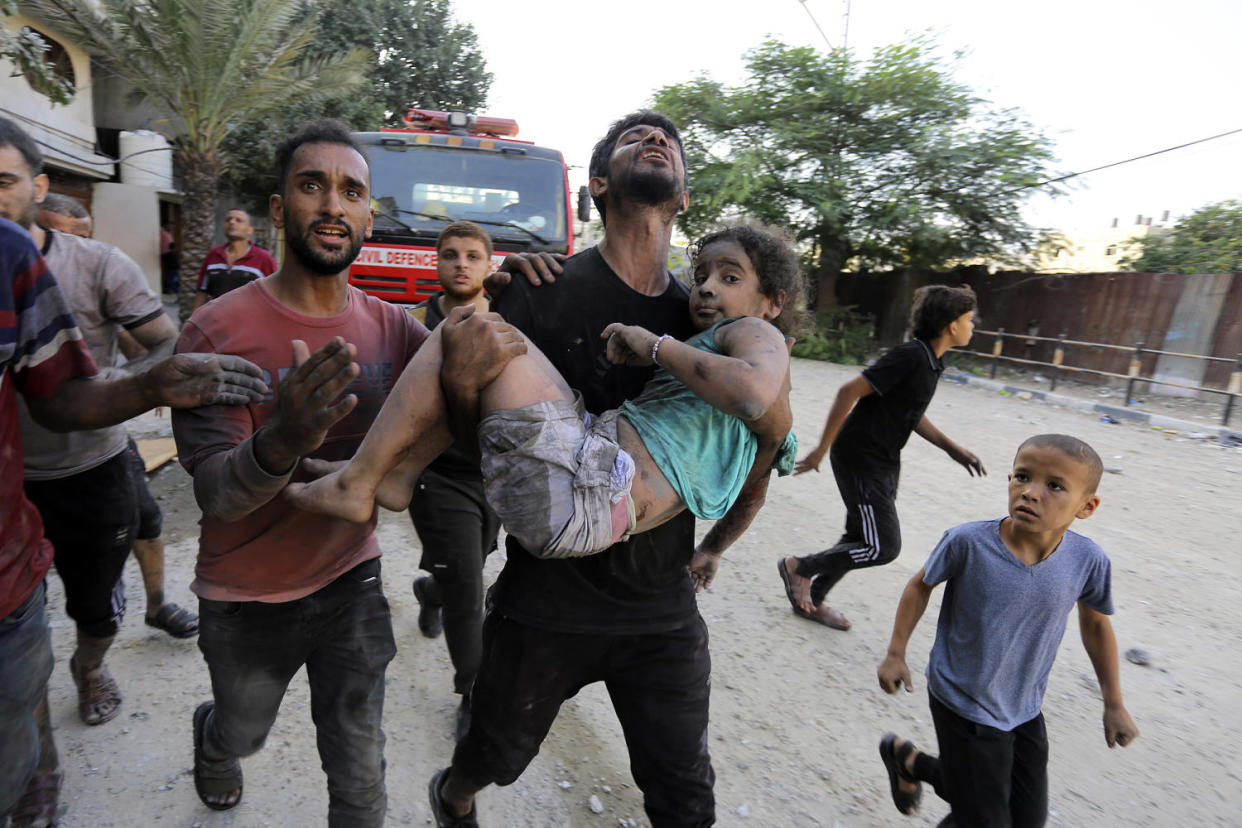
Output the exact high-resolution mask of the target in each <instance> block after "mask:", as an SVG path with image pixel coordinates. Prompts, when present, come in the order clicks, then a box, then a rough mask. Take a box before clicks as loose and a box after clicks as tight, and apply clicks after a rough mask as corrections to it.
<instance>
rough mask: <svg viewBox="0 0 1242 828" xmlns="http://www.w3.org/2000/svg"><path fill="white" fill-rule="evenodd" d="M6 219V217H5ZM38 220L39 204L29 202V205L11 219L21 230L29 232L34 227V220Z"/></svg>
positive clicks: (32, 201)
mask: <svg viewBox="0 0 1242 828" xmlns="http://www.w3.org/2000/svg"><path fill="white" fill-rule="evenodd" d="M6 218H7V216H6ZM38 218H39V204H38V202H36V201H34V200H31V202H30V203H29V204H27V205H26V206H25V207H23V208H22V211H21V212H20V213H18V214H17V215H15V216H13V217H12V221H13V223H14V224H17V225H20V226H21V227H22V228H23V229H26V230H30V229H31V228H33V227H34V226H35V220H36V219H38Z"/></svg>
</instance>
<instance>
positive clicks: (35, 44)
mask: <svg viewBox="0 0 1242 828" xmlns="http://www.w3.org/2000/svg"><path fill="white" fill-rule="evenodd" d="M16 14H17V0H0V18H4V19H8V18H11V17H13V16H14V15H16ZM47 48H48V44H47V41H45V40H44V39H43V38H41V37H39V35H38V34H36V33H35V32H32V31H30V29H29V28H28V27H22V28H21V29H19V30H17V31H12V30H10V29H8V28H7V27H5V26H0V58H4V59H6V60H8V61H11V62H12V63H13V65H14V66H16V67H17V71H18V74H22V75H25V76H26V77H27V78H28V79H29V80H30V84H31V86H33V87H34V88H35V90H36V91H38V92H42V93H43V94H44V95H47V96H48V98H50V99H51V100H52V102H53V103H59V104H66V103H69V101H70V100H72V99H73V88H72V87H71V86H69V84H67V83H65V82H64V81H63V80H61V79H60V78H58V77H56V74H55V73H54V72H53V71H52V68H51V67H50V66H48V63H47V61H46V60H45V55H46V53H47Z"/></svg>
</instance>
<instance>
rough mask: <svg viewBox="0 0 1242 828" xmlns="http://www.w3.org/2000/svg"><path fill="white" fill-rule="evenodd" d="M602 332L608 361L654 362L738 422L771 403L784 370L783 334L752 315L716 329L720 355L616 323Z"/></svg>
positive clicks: (786, 355)
mask: <svg viewBox="0 0 1242 828" xmlns="http://www.w3.org/2000/svg"><path fill="white" fill-rule="evenodd" d="M602 336H603V338H604V339H607V340H608V347H607V353H608V359H609V361H611V362H613V363H616V364H624V365H651V364H652V363H653V362H656V361H658V363H659V365H660V367H661V368H663V369H664V370H666V371H668V372H669V373H670V374H672V375H673V376H674V377H676V378H677V379H678V380H680V381H681V382H682V383H683V384H685V386H686V387H687V388H689V389H690V390H691V391H693V392H694V394H695V396H697V397H698V398H699V399H701V400H703V401H704V402H706V403H707V404H709V405H711V406H712V407H713V408H718V409H720V410H721V411H723V412H725V413H726V414H732V415H733V416H735V417H737V418H738V419H740V420H742V421H743V422H751V421H753V420H757V419H759V418H760V417H762V416H763V415H764V413H765V412H766V411H767V410H768V408H769V407H771V405H772V404H773V403H774V402H776V400H777V398H778V396H779V395H780V393H781V388H782V386H783V385H784V383H785V378H786V376H787V373H788V368H789V349H788V347H787V346H786V344H785V335H784V334H782V333H781V332H780V331H779V330H777V328H776V327H775V326H774V325H772V324H771V323H768V322H764V321H763V320H762V319H758V318H755V317H746V318H743V319H739V320H737V321H736V322H733V323H732V324H729V325H725V326H723V327H721V328H718V329H717V332H716V345H717V347H719V348H720V350H721V353H719V354H712V353H708V352H707V351H704V350H702V349H700V348H696V347H694V346H693V345H687V344H686V343H684V342H680V341H678V340H676V339H673V338H672V337H668V336H664V337H657V336H656V335H655V334H654V333H652V332H651V331H649V330H647V329H646V328H642V327H639V326H637V325H622V324H621V323H619V322H614V323H613V324H611V325H609V326H608V327H606V328H605V329H604V332H603V334H602ZM657 343H658V348H657ZM653 351H654V352H656V353H657V358H656V360H653V359H652V353H653Z"/></svg>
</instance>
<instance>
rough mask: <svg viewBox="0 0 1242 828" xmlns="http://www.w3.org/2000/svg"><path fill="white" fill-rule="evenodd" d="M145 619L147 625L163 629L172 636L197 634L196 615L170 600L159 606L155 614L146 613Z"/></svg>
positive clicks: (187, 636)
mask: <svg viewBox="0 0 1242 828" xmlns="http://www.w3.org/2000/svg"><path fill="white" fill-rule="evenodd" d="M145 620H146V623H147V626H148V627H155V628H156V629H160V630H163V631H164V632H166V633H168V634H169V635H171V636H172V637H173V638H190V637H191V636H194V635H198V616H197V615H195V614H194V613H192V612H190V611H189V610H188V609H186V608H185V607H180V606H177V605H176V604H174V603H173V602H171V601H169V602H168V603H166V604H164V605H163V606H162V607H160V608H159V609H158V610H157V611H156V613H155V615H148V616H147V617H146V619H145Z"/></svg>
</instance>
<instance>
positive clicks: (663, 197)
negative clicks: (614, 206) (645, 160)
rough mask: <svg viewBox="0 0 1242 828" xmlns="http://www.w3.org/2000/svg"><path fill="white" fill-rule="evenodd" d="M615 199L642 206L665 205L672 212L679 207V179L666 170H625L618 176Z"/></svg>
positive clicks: (680, 190)
mask: <svg viewBox="0 0 1242 828" xmlns="http://www.w3.org/2000/svg"><path fill="white" fill-rule="evenodd" d="M616 183H617V185H618V186H617V188H616V200H617V201H618V202H622V203H623V202H626V201H629V202H631V203H633V204H636V205H642V206H644V207H661V206H667V207H669V208H670V209H671V210H672V211H673V212H674V213H676V212H677V210H678V209H679V208H680V207H681V194H682V188H681V181H679V180H678V178H677V176H676V174H675V173H673V172H671V171H667V170H642V171H638V170H635V169H633V168H630V169H628V170H626V171H625V172H624V173H622V175H621V176H619V177H618V181H617V182H616Z"/></svg>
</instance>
